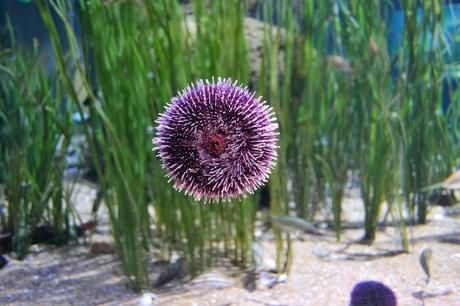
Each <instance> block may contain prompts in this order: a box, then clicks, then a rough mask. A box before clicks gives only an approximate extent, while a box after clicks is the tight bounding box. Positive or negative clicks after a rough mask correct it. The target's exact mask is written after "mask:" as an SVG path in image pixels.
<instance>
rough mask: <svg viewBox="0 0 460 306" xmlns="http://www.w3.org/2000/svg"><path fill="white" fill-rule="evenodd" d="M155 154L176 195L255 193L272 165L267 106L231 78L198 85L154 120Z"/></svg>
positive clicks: (271, 128) (273, 151)
mask: <svg viewBox="0 0 460 306" xmlns="http://www.w3.org/2000/svg"><path fill="white" fill-rule="evenodd" d="M157 123H158V127H157V135H156V137H155V138H154V139H153V143H154V144H155V147H156V148H155V149H156V150H157V151H158V157H159V158H160V160H161V163H162V166H163V168H164V169H166V171H167V176H168V177H169V178H170V180H172V181H173V182H174V187H175V188H176V189H178V190H185V193H186V194H192V195H193V196H194V198H195V199H196V200H199V199H202V198H204V199H205V200H215V201H219V200H222V201H228V200H229V199H231V198H237V197H241V196H245V195H247V194H248V193H252V192H254V191H255V190H256V189H257V188H258V187H259V186H261V185H262V184H263V183H264V182H266V181H267V179H268V176H269V173H270V171H271V169H272V168H273V166H274V164H275V161H276V141H277V134H278V133H277V131H276V129H277V127H278V125H277V123H276V121H275V118H274V115H273V112H272V109H271V107H269V106H268V105H267V104H266V102H263V101H261V99H260V98H255V97H254V94H253V93H250V92H249V91H248V90H247V89H246V88H242V87H241V86H239V85H238V84H237V82H233V81H232V80H230V79H220V78H219V79H218V80H217V82H214V81H212V82H209V81H198V82H197V83H196V84H193V85H191V86H189V87H187V88H186V89H184V90H183V91H182V92H181V93H180V94H179V95H178V96H175V97H174V98H172V100H171V102H170V103H169V104H168V105H167V106H166V109H165V111H164V113H162V114H161V115H160V116H159V118H158V120H157Z"/></svg>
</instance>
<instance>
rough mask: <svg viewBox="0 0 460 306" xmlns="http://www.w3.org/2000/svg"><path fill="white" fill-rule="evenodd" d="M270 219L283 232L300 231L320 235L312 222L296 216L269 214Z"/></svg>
mask: <svg viewBox="0 0 460 306" xmlns="http://www.w3.org/2000/svg"><path fill="white" fill-rule="evenodd" d="M270 220H271V222H272V223H273V224H274V225H276V226H278V227H279V228H280V229H281V230H283V231H285V232H289V233H294V232H297V231H302V232H304V233H307V234H313V235H322V234H321V232H320V231H319V230H318V229H317V228H316V227H315V226H314V225H313V224H311V223H309V222H307V221H305V220H304V219H301V218H298V217H294V216H273V215H270Z"/></svg>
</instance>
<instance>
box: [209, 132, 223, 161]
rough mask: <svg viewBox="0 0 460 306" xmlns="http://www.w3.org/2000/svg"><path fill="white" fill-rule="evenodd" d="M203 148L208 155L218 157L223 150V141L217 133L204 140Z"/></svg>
mask: <svg viewBox="0 0 460 306" xmlns="http://www.w3.org/2000/svg"><path fill="white" fill-rule="evenodd" d="M205 147H206V149H207V150H208V153H209V154H210V155H212V156H214V157H217V156H220V155H221V154H222V153H223V152H224V150H225V139H224V137H223V136H222V135H220V134H218V133H215V134H212V135H210V136H209V137H208V138H207V139H206V144H205Z"/></svg>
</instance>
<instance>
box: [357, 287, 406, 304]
mask: <svg viewBox="0 0 460 306" xmlns="http://www.w3.org/2000/svg"><path fill="white" fill-rule="evenodd" d="M396 305H397V302H396V296H395V294H394V292H393V290H391V289H390V288H389V287H387V286H385V285H384V284H382V283H380V282H376V281H363V282H360V283H358V284H356V285H355V286H354V287H353V290H352V292H351V301H350V306H396Z"/></svg>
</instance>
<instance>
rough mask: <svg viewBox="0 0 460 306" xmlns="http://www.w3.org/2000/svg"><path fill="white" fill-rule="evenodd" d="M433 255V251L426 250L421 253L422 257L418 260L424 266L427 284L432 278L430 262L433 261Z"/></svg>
mask: <svg viewBox="0 0 460 306" xmlns="http://www.w3.org/2000/svg"><path fill="white" fill-rule="evenodd" d="M432 253H433V251H432V250H431V248H424V249H423V250H422V251H421V252H420V256H419V258H418V260H419V262H420V265H421V266H422V269H423V272H425V275H426V283H427V284H428V283H429V282H430V277H431V272H430V261H431V255H432Z"/></svg>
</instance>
